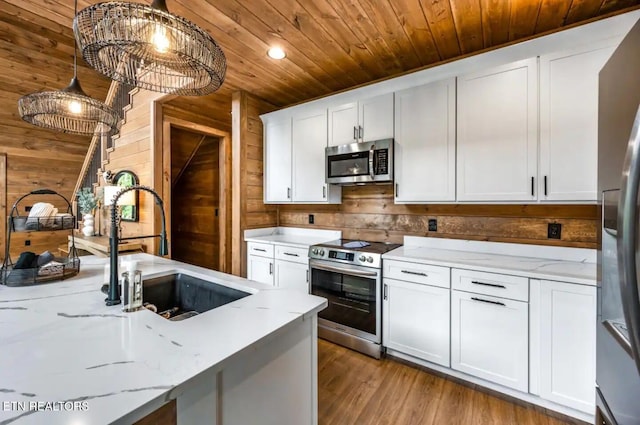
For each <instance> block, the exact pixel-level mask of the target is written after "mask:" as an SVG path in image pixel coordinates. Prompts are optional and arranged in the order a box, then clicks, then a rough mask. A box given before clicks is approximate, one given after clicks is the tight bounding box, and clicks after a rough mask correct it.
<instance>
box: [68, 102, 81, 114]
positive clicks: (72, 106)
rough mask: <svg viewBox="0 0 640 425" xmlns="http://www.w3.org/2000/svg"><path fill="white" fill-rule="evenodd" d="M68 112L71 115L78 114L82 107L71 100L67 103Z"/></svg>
mask: <svg viewBox="0 0 640 425" xmlns="http://www.w3.org/2000/svg"><path fill="white" fill-rule="evenodd" d="M69 112H71V113H72V114H79V113H80V112H82V105H81V104H80V102H78V101H77V100H72V101H71V102H69Z"/></svg>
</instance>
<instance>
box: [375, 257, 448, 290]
mask: <svg viewBox="0 0 640 425" xmlns="http://www.w3.org/2000/svg"><path fill="white" fill-rule="evenodd" d="M382 264H383V270H382V276H383V277H384V278H389V279H398V280H404V281H406V282H414V283H421V284H423V285H433V286H440V287H442V288H450V287H451V279H450V277H449V267H439V266H429V265H426V264H417V263H409V262H406V261H397V260H384V261H383V262H382Z"/></svg>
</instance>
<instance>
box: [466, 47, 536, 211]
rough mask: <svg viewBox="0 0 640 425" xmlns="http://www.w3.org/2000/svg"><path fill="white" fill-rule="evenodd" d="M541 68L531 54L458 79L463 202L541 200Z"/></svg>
mask: <svg viewBox="0 0 640 425" xmlns="http://www.w3.org/2000/svg"><path fill="white" fill-rule="evenodd" d="M536 71H537V67H536V58H532V59H527V60H523V61H519V62H515V63H512V64H508V65H505V66H501V67H498V68H494V69H492V70H489V71H483V72H481V73H477V74H473V75H467V76H464V77H459V78H458V120H457V128H458V146H457V149H458V156H457V176H458V178H457V199H458V200H459V201H532V200H535V199H536V193H535V178H536V176H537V160H538V157H537V147H538V145H537V131H538V130H537V127H538V120H537V116H538V113H537V105H538V98H537V93H538V90H537V72H536Z"/></svg>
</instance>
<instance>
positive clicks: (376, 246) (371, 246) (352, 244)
mask: <svg viewBox="0 0 640 425" xmlns="http://www.w3.org/2000/svg"><path fill="white" fill-rule="evenodd" d="M400 246H402V245H401V244H399V243H387V242H371V241H363V240H359V239H336V240H335V241H329V242H325V243H321V244H317V245H314V246H313V247H312V248H314V247H318V248H334V247H336V248H341V249H343V250H350V251H354V252H365V253H371V254H384V253H385V252H388V251H391V250H392V249H396V248H398V247H400Z"/></svg>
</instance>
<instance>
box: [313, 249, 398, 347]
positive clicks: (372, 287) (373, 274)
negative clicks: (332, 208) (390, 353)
mask: <svg viewBox="0 0 640 425" xmlns="http://www.w3.org/2000/svg"><path fill="white" fill-rule="evenodd" d="M399 246H400V244H388V243H381V242H365V241H355V240H347V239H339V240H336V241H332V242H327V243H323V244H320V245H313V246H311V247H310V248H309V269H310V275H311V280H310V285H311V293H312V294H314V295H318V296H320V297H324V298H326V299H327V300H328V301H329V305H328V307H327V308H326V309H324V310H323V311H321V312H320V313H319V315H318V316H319V318H318V336H319V337H321V338H324V339H327V340H330V341H333V342H335V343H337V344H340V345H344V346H346V347H349V348H352V349H354V350H356V351H360V352H361V353H364V354H367V355H370V356H372V357H375V358H377V359H379V358H380V354H381V345H380V344H381V342H382V332H381V330H382V323H381V313H382V302H381V298H382V297H381V296H382V293H381V290H382V289H381V288H382V254H384V253H385V252H387V251H391V250H392V249H395V248H398V247H399Z"/></svg>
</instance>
